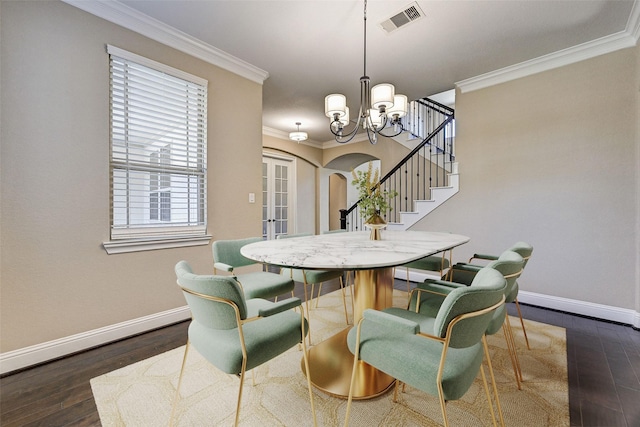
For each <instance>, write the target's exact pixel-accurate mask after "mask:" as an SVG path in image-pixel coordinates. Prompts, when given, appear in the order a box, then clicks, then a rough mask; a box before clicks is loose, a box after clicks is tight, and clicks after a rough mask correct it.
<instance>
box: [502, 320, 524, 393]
mask: <svg viewBox="0 0 640 427" xmlns="http://www.w3.org/2000/svg"><path fill="white" fill-rule="evenodd" d="M504 321H505V323H506V326H507V329H505V332H506V333H507V334H508V335H509V340H510V342H511V348H512V349H513V352H512V353H511V356H512V357H513V360H514V362H515V364H514V366H515V368H516V377H517V379H518V380H519V381H518V390H521V388H520V383H521V382H522V381H523V379H522V368H521V366H520V359H519V358H518V351H517V348H516V338H515V335H514V334H513V328H512V327H511V321H510V320H509V316H506V317H505V319H504Z"/></svg>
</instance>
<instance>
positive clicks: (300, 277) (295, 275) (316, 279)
mask: <svg viewBox="0 0 640 427" xmlns="http://www.w3.org/2000/svg"><path fill="white" fill-rule="evenodd" d="M311 235H312V234H311V233H299V234H281V235H279V236H278V239H290V238H295V237H305V236H311ZM280 274H282V275H283V276H285V277H289V278H291V279H293V280H294V281H296V282H300V283H302V284H303V287H304V299H305V306H306V309H307V313H308V315H309V316H311V314H310V311H309V300H310V299H312V298H313V293H314V289H315V285H316V284H317V285H318V294H317V297H316V308H317V307H318V302H319V301H320V293H321V292H322V284H323V283H324V282H327V281H329V280H335V279H338V280H339V281H340V290H341V291H342V305H343V306H344V318H345V321H346V322H347V324H348V323H349V313H348V311H347V302H346V297H345V286H344V281H343V279H342V276H343V274H344V272H343V271H342V270H306V269H302V268H287V267H283V268H281V269H280ZM309 285H311V293H310V294H309V293H307V288H308V286H309Z"/></svg>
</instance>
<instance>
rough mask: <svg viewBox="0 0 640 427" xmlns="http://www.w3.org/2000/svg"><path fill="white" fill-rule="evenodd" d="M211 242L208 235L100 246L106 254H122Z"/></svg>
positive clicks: (117, 242)
mask: <svg viewBox="0 0 640 427" xmlns="http://www.w3.org/2000/svg"><path fill="white" fill-rule="evenodd" d="M210 241H211V236H210V235H208V234H207V235H203V236H188V237H174V238H164V239H144V240H141V239H135V240H112V241H109V242H103V243H102V246H103V247H104V250H105V251H107V254H109V255H113V254H122V253H128V252H142V251H155V250H158V249H172V248H184V247H187V246H203V245H208V244H209V242H210Z"/></svg>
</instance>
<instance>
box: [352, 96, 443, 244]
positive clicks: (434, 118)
mask: <svg viewBox="0 0 640 427" xmlns="http://www.w3.org/2000/svg"><path fill="white" fill-rule="evenodd" d="M403 127H404V129H405V130H407V131H408V132H409V133H410V135H411V139H414V140H415V139H422V142H420V143H419V144H418V145H417V146H416V147H415V148H414V149H413V150H411V152H410V153H409V154H407V155H406V156H405V157H404V158H403V159H402V160H401V161H400V162H399V163H398V164H397V165H396V166H394V167H393V168H392V169H391V170H390V171H389V173H387V174H386V175H385V176H384V177H382V179H381V180H380V185H381V186H382V190H386V191H389V192H393V191H395V192H396V193H397V196H396V197H395V198H393V199H392V200H391V201H390V209H389V210H388V211H387V212H380V215H381V216H382V217H383V218H384V219H385V221H387V222H388V223H390V222H398V221H399V220H400V212H411V211H413V209H414V202H415V201H416V200H429V199H430V198H431V188H433V187H443V186H447V185H448V182H447V176H448V173H450V172H451V167H452V164H453V163H454V162H455V154H454V139H455V134H454V110H453V109H452V108H449V107H447V106H445V105H442V104H440V103H438V102H436V101H433V100H431V99H429V98H422V99H419V100H417V101H413V102H411V103H410V106H409V111H408V113H407V115H406V116H405V117H404V118H403ZM359 202H360V201H359V200H358V201H357V202H356V203H354V205H353V206H351V207H350V208H349V209H341V210H340V226H341V228H342V229H343V230H347V231H357V230H364V227H363V223H364V219H363V218H362V217H361V216H360V212H359V210H358V205H359Z"/></svg>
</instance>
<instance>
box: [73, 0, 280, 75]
mask: <svg viewBox="0 0 640 427" xmlns="http://www.w3.org/2000/svg"><path fill="white" fill-rule="evenodd" d="M62 1H63V2H65V3H67V4H69V5H71V6H74V7H77V8H78V9H81V10H84V11H85V12H88V13H90V14H92V15H95V16H97V17H99V18H102V19H105V20H107V21H109V22H112V23H114V24H116V25H119V26H121V27H124V28H126V29H128V30H131V31H135V32H136V33H138V34H141V35H143V36H145V37H148V38H150V39H152V40H155V41H157V42H159V43H162V44H165V45H167V46H169V47H172V48H174V49H177V50H179V51H181V52H184V53H186V54H188V55H191V56H193V57H195V58H198V59H201V60H203V61H206V62H208V63H210V64H213V65H215V66H217V67H220V68H223V69H225V70H227V71H230V72H232V73H234V74H237V75H239V76H241V77H244V78H246V79H249V80H251V81H253V82H255V83H258V84H261V85H262V84H263V83H264V81H265V80H266V79H267V78H268V77H269V73H268V72H266V71H264V70H262V69H260V68H258V67H256V66H253V65H251V64H249V63H248V62H246V61H243V60H242V59H239V58H236V57H235V56H233V55H229V54H228V53H226V52H224V51H222V50H220V49H218V48H215V47H213V46H211V45H209V44H206V43H203V42H202V41H200V40H198V39H196V38H195V37H192V36H190V35H188V34H186V33H183V32H182V31H179V30H177V29H175V28H173V27H171V26H169V25H167V24H164V23H162V22H160V21H158V20H156V19H153V18H151V17H149V16H147V15H145V14H143V13H141V12H138V11H137V10H135V9H133V8H131V7H129V6H126V5H124V4H122V3H120V2H118V1H101V0H62Z"/></svg>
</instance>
